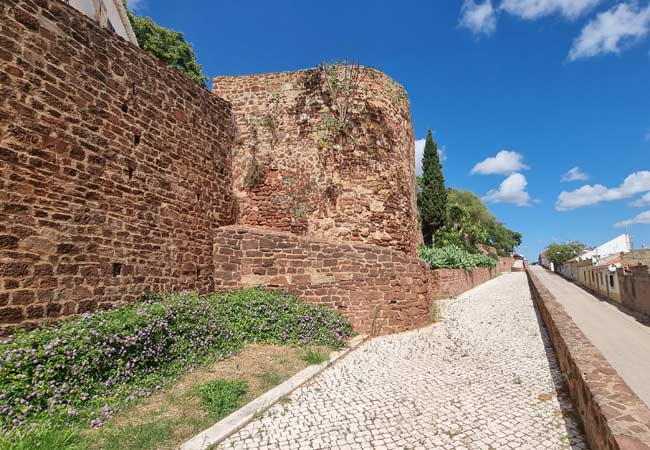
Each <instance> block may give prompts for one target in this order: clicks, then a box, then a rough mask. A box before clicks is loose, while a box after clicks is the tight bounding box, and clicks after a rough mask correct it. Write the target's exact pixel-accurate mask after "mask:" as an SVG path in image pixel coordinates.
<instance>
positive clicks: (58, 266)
mask: <svg viewBox="0 0 650 450" xmlns="http://www.w3.org/2000/svg"><path fill="white" fill-rule="evenodd" d="M2 5H3V6H2V8H3V9H6V11H3V14H2V27H0V42H2V48H3V49H4V50H6V51H7V52H8V53H7V54H6V55H5V53H3V56H2V57H0V76H2V82H1V83H0V92H1V94H0V291H1V292H2V296H1V297H0V299H2V301H0V322H1V323H2V324H14V323H18V322H20V321H25V320H28V321H32V320H33V321H37V320H40V319H41V318H42V317H43V316H45V315H47V316H50V317H55V316H61V315H69V314H74V313H78V312H82V311H86V310H91V309H93V308H94V307H96V306H97V305H98V304H117V303H121V302H127V301H133V300H135V299H136V298H137V297H138V295H139V294H140V293H143V292H145V291H147V290H155V291H157V290H181V289H196V290H199V291H202V292H205V291H208V290H211V289H213V288H214V282H213V278H212V273H213V266H212V258H211V254H212V236H211V231H212V230H213V229H214V228H216V227H218V226H219V225H225V224H230V223H232V220H233V218H232V214H231V210H232V195H231V193H232V190H231V176H230V166H231V165H230V146H231V143H232V139H233V136H234V120H233V118H232V115H231V112H230V106H229V104H228V103H227V102H225V101H224V100H222V99H220V98H218V97H216V96H214V95H212V94H211V93H210V92H208V91H206V90H205V89H202V88H201V87H199V86H198V85H196V84H195V83H192V82H191V81H189V80H188V79H187V78H185V77H184V76H183V75H182V74H180V73H179V72H178V71H176V70H174V69H170V68H168V67H167V66H165V64H163V63H162V62H160V61H158V60H157V59H156V58H154V57H152V56H150V55H148V54H147V53H145V52H143V51H142V50H140V49H138V48H137V47H135V46H133V45H131V44H129V43H128V42H126V41H125V40H123V39H121V38H120V37H119V36H117V35H114V34H112V33H110V32H108V31H107V30H103V29H101V28H99V27H97V26H96V24H95V23H94V22H93V21H92V20H91V19H89V18H87V17H85V16H84V15H83V14H81V13H79V12H78V11H76V10H75V9H73V8H71V7H68V6H66V5H64V4H63V3H62V2H59V1H54V0H50V1H39V2H34V1H31V0H16V1H11V2H3V3H2ZM54 10H56V14H53V13H52V11H54ZM39 24H47V28H45V26H41V25H39ZM91 37H92V38H91ZM63 301H67V302H68V303H66V307H65V308H62V307H61V304H59V303H55V302H63ZM35 305H38V306H35Z"/></svg>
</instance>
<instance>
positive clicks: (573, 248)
mask: <svg viewBox="0 0 650 450" xmlns="http://www.w3.org/2000/svg"><path fill="white" fill-rule="evenodd" d="M584 250H585V245H584V244H583V243H582V242H578V241H573V242H567V243H566V244H551V245H549V246H548V249H547V250H546V257H547V258H548V260H549V261H551V262H552V263H553V264H564V263H566V262H568V261H571V260H572V259H573V258H575V257H577V256H580V255H581V254H582V253H583V252H584Z"/></svg>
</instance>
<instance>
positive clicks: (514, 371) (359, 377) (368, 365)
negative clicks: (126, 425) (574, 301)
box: [219, 273, 587, 450]
mask: <svg viewBox="0 0 650 450" xmlns="http://www.w3.org/2000/svg"><path fill="white" fill-rule="evenodd" d="M442 304H443V305H442V309H443V310H442V314H443V316H444V319H443V321H442V322H441V323H438V324H436V325H434V326H431V327H427V328H424V329H421V330H416V331H411V332H407V333H402V334H397V335H392V336H384V337H380V338H376V339H373V340H371V341H370V342H369V343H368V344H366V345H365V346H363V347H361V348H360V349H358V350H356V351H354V352H353V353H351V354H350V355H349V356H348V357H346V358H345V359H343V360H342V361H340V362H339V363H338V364H336V365H334V366H333V367H331V368H329V369H327V370H326V371H324V372H323V373H322V374H321V375H320V376H319V377H317V378H316V379H315V380H314V381H313V382H312V383H310V384H308V385H306V386H304V387H302V388H300V389H298V390H296V391H295V392H294V393H293V394H292V395H291V396H290V397H289V398H288V399H287V401H284V402H280V403H278V404H277V405H275V406H274V407H272V408H271V409H270V410H269V411H267V412H266V413H265V414H263V415H262V416H261V417H260V418H258V419H257V420H254V421H253V422H252V423H250V424H249V425H248V426H246V427H245V428H244V429H242V430H241V431H240V432H239V433H237V434H235V435H234V436H232V437H231V438H230V439H229V440H227V441H225V442H224V443H223V444H222V445H221V446H220V447H219V448H221V449H230V448H235V449H366V448H368V449H370V448H373V449H426V450H430V449H447V450H463V449H466V450H470V449H472V450H474V449H476V450H496V449H517V450H530V449H539V450H542V449H543V450H548V449H586V448H587V446H586V445H585V444H584V441H583V437H582V435H581V433H580V431H579V427H578V426H577V424H576V422H575V419H574V417H575V416H574V413H573V410H572V406H571V403H570V401H569V400H568V398H567V397H566V396H565V395H566V394H564V390H563V389H562V388H561V383H562V376H561V375H560V373H559V371H558V367H557V361H556V360H555V356H554V355H553V350H552V347H551V346H550V344H549V341H548V337H547V336H546V332H545V331H543V330H541V329H540V326H539V323H538V321H537V317H536V314H535V310H534V307H533V303H532V300H531V296H530V291H529V289H528V285H527V282H526V276H525V274H523V273H513V274H505V275H502V276H500V277H498V278H496V279H495V280H492V281H490V282H488V283H486V284H484V285H482V286H479V287H478V288H476V289H474V290H472V291H470V292H468V293H465V294H464V295H462V296H460V297H459V298H457V299H454V300H447V301H444V302H442Z"/></svg>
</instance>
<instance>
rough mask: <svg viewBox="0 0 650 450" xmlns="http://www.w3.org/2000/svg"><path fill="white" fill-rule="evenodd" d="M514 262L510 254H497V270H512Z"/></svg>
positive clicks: (500, 271)
mask: <svg viewBox="0 0 650 450" xmlns="http://www.w3.org/2000/svg"><path fill="white" fill-rule="evenodd" d="M514 264H515V258H513V257H511V256H499V259H498V260H497V272H499V273H502V272H512V266H513V265H514Z"/></svg>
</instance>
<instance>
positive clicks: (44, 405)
mask: <svg viewBox="0 0 650 450" xmlns="http://www.w3.org/2000/svg"><path fill="white" fill-rule="evenodd" d="M351 334H352V328H351V326H350V324H349V322H348V321H347V320H346V319H345V318H344V317H343V316H341V315H340V314H339V313H338V312H336V311H333V310H330V309H328V308H326V307H323V306H313V305H307V304H304V303H301V302H300V301H299V300H298V299H297V298H296V297H295V296H292V295H287V294H285V293H283V292H281V291H274V292H269V291H263V290H260V289H247V290H241V291H236V292H232V293H228V294H214V295H210V296H203V297H199V296H197V295H194V294H173V295H156V296H152V297H149V298H148V299H146V300H145V301H143V302H141V303H137V304H132V305H126V306H122V307H118V308H115V309H112V310H109V311H101V312H97V313H94V314H86V315H83V316H81V317H78V318H76V319H73V320H70V321H65V322H59V323H57V324H53V325H47V326H44V327H41V328H37V329H35V330H31V331H29V330H20V331H17V332H16V333H14V335H13V336H11V337H9V338H7V339H4V340H2V341H0V380H2V382H1V384H0V425H1V427H2V432H3V433H5V434H6V433H9V432H11V431H12V430H15V429H24V428H27V427H30V426H32V425H35V424H38V423H40V422H42V421H43V420H45V419H47V420H51V421H54V422H56V423H60V424H62V425H65V424H71V423H80V424H87V425H90V426H96V425H101V424H102V423H103V422H104V421H106V420H108V419H110V418H111V417H112V416H113V415H114V414H115V413H116V412H118V411H120V410H121V409H122V408H124V406H125V405H126V404H127V403H129V402H130V401H132V400H134V399H136V398H139V397H146V396H149V395H151V393H152V392H154V391H155V390H157V389H159V388H160V387H161V386H162V385H164V384H166V383H167V382H169V381H171V380H173V379H175V378H176V377H178V376H179V375H181V374H182V373H184V372H185V371H186V370H188V369H190V368H192V367H194V366H197V365H199V364H203V363H206V362H208V361H213V360H216V359H219V358H225V357H227V356H229V355H231V354H233V353H235V352H237V351H238V350H239V349H241V348H242V346H243V345H244V344H245V343H247V342H259V343H272V344H314V345H331V346H341V345H343V343H344V341H345V339H347V338H348V337H349V336H351Z"/></svg>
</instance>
